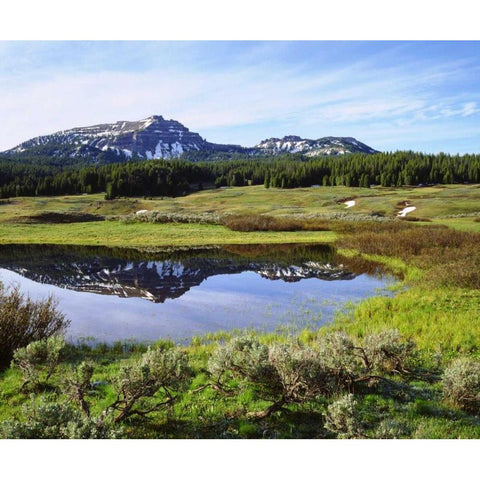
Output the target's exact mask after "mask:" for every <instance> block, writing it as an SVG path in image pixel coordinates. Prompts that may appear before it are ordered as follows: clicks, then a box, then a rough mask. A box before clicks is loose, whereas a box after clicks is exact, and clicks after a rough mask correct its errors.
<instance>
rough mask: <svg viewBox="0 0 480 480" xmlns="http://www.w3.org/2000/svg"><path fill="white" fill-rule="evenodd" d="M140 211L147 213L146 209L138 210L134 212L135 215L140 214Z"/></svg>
mask: <svg viewBox="0 0 480 480" xmlns="http://www.w3.org/2000/svg"><path fill="white" fill-rule="evenodd" d="M142 213H148V210H139V211H138V212H135V215H141V214H142Z"/></svg>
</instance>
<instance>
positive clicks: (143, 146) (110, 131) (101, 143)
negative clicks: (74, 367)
mask: <svg viewBox="0 0 480 480" xmlns="http://www.w3.org/2000/svg"><path fill="white" fill-rule="evenodd" d="M239 149H241V147H238V146H235V145H218V144H213V143H209V142H207V141H206V140H204V139H203V138H202V137H201V136H200V135H199V134H198V133H195V132H191V131H190V130H189V129H188V128H186V127H185V126H183V125H182V124H181V123H180V122H177V121H176V120H165V119H164V118H163V117H162V116H161V115H153V116H151V117H148V118H145V119H144V120H139V121H134V122H128V121H120V122H116V123H105V124H101V125H93V126H90V127H80V128H72V129H70V130H63V131H60V132H56V133H53V134H51V135H44V136H41V137H35V138H32V139H31V140H27V141H26V142H23V143H21V144H20V145H18V146H17V147H15V148H12V149H11V150H8V151H7V152H8V153H13V154H19V153H20V154H21V153H29V152H30V151H32V150H36V151H40V152H41V153H43V154H45V155H54V156H65V155H68V156H70V157H87V156H91V157H96V156H98V154H100V153H101V152H102V151H103V152H105V151H109V150H110V151H113V152H114V153H116V154H117V155H121V154H123V155H124V156H125V157H126V158H132V157H139V158H144V159H146V160H149V159H153V158H165V159H170V158H178V157H180V156H181V155H182V154H183V153H184V152H188V151H191V150H197V151H199V150H212V151H237V150H239Z"/></svg>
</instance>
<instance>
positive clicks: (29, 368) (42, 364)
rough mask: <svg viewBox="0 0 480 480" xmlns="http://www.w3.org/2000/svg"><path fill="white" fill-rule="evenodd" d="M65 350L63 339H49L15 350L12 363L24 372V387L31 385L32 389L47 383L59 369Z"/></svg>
mask: <svg viewBox="0 0 480 480" xmlns="http://www.w3.org/2000/svg"><path fill="white" fill-rule="evenodd" d="M64 348H65V340H64V339H63V338H61V337H49V338H45V339H42V340H37V341H36V342H32V343H29V344H28V345H27V346H26V347H24V348H19V349H17V350H15V353H14V354H13V362H12V363H13V364H14V365H17V366H18V367H19V368H20V370H22V373H23V380H24V383H23V386H25V385H26V384H30V385H29V386H30V387H31V388H35V387H36V386H38V385H39V384H40V383H42V382H47V381H48V379H49V378H50V377H51V376H52V374H53V373H54V371H55V369H56V368H57V365H58V362H59V361H60V354H61V352H62V350H63V349H64Z"/></svg>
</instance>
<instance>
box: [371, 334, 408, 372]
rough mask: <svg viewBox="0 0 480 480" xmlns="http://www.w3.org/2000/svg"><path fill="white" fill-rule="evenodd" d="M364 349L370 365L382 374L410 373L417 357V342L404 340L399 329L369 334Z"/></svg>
mask: <svg viewBox="0 0 480 480" xmlns="http://www.w3.org/2000/svg"><path fill="white" fill-rule="evenodd" d="M363 350H364V352H365V355H366V358H367V361H368V363H369V364H370V367H371V368H372V369H373V370H375V371H377V372H378V373H380V374H408V373H411V370H410V367H411V366H412V365H413V363H414V360H415V358H416V353H417V352H416V347H415V343H414V342H413V341H411V340H404V339H403V338H402V336H401V335H400V333H399V332H398V330H385V331H383V332H379V333H373V334H370V335H367V336H366V337H365V339H364V341H363Z"/></svg>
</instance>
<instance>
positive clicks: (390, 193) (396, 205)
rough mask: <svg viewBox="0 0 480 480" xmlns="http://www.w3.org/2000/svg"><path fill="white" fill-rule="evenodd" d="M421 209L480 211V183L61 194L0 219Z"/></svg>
mask: <svg viewBox="0 0 480 480" xmlns="http://www.w3.org/2000/svg"><path fill="white" fill-rule="evenodd" d="M345 198H354V199H355V200H356V205H355V206H354V207H352V208H349V209H346V208H345V205H344V204H343V203H342V200H344V199H345ZM405 201H408V202H409V203H410V204H412V205H414V206H416V207H417V210H416V211H415V212H413V213H412V214H411V215H414V216H417V217H421V218H436V217H443V216H446V215H458V214H472V213H474V212H479V211H480V186H479V185H445V186H435V187H423V188H416V187H405V188H382V187H375V188H370V189H369V188H348V187H318V188H296V189H283V190H282V189H276V188H270V189H266V188H264V187H263V186H252V187H232V188H226V189H213V190H204V191H200V192H195V193H192V194H190V195H187V196H185V197H177V198H168V197H164V198H160V197H156V198H152V199H144V198H128V199H116V200H109V201H106V200H104V196H103V195H101V194H95V195H76V196H61V197H36V198H28V197H21V198H14V199H11V200H10V203H8V202H7V201H5V200H3V201H2V202H1V203H0V222H4V221H14V220H15V218H19V217H21V216H29V215H35V214H38V213H41V212H45V211H49V212H51V211H54V212H64V213H96V214H100V215H123V214H129V213H135V212H136V211H138V210H158V211H162V212H165V213H185V214H189V213H192V214H198V213H204V212H210V213H218V214H225V213H240V214H244V213H251V214H269V215H294V214H316V213H332V212H349V213H371V212H383V213H384V214H385V215H387V216H394V215H395V214H396V213H397V212H398V210H399V209H400V208H402V207H401V206H400V204H401V203H402V202H405Z"/></svg>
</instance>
